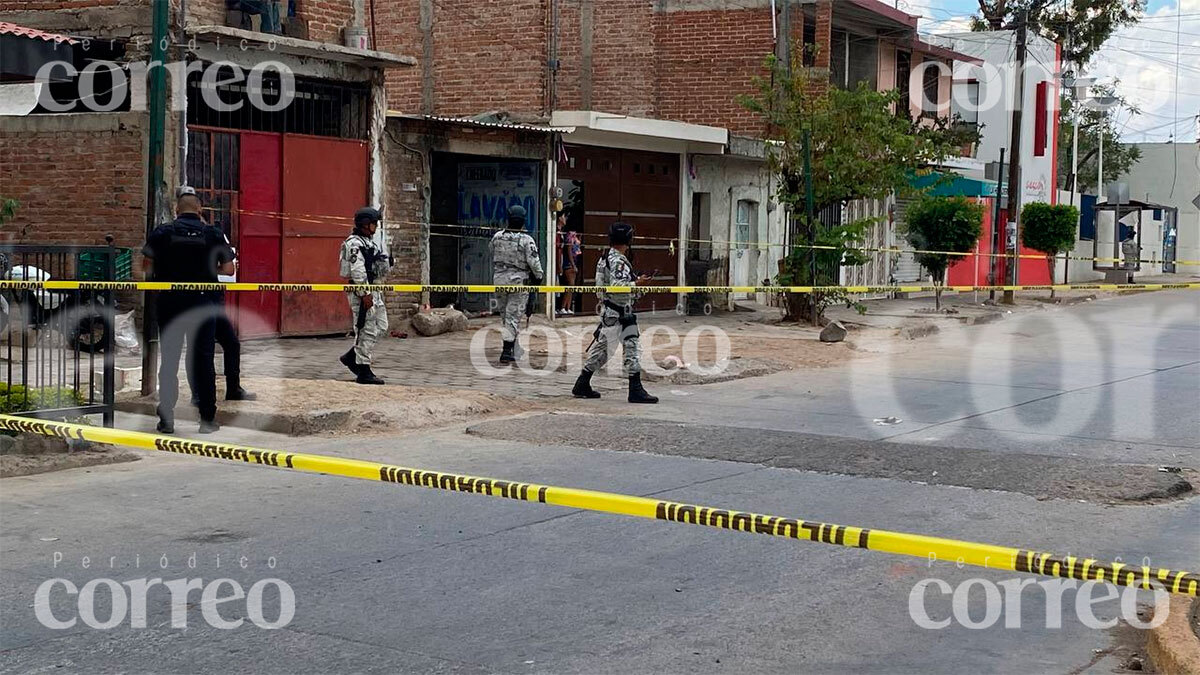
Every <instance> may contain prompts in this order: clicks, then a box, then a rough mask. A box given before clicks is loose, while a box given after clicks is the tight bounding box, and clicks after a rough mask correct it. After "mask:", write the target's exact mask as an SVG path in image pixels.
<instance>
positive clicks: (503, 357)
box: [500, 340, 517, 363]
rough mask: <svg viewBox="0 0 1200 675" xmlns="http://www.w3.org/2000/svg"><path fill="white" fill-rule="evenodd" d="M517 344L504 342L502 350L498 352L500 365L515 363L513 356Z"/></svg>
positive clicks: (515, 358)
mask: <svg viewBox="0 0 1200 675" xmlns="http://www.w3.org/2000/svg"><path fill="white" fill-rule="evenodd" d="M516 346H517V343H516V342H515V341H511V342H510V341H508V340H505V341H504V349H503V350H502V351H501V352H500V363H516V362H517V357H516V355H515V353H514V352H515V350H516Z"/></svg>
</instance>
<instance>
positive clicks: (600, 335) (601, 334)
mask: <svg viewBox="0 0 1200 675" xmlns="http://www.w3.org/2000/svg"><path fill="white" fill-rule="evenodd" d="M633 319H634V320H633V321H632V322H630V323H628V325H625V326H622V325H621V316H620V314H618V313H617V312H616V311H614V310H612V309H609V308H607V307H606V308H604V312H603V313H602V314H601V315H600V325H599V326H597V327H596V333H595V336H596V341H595V342H593V343H592V346H591V348H590V349H588V353H587V359H586V360H585V361H584V363H583V368H584V370H587V371H589V372H593V373H594V372H596V371H598V370H600V369H601V368H603V367H604V365H605V364H606V363H608V360H609V358H611V357H612V355H613V352H615V351H616V350H617V343H620V344H621V347H622V349H623V350H624V353H623V354H622V356H623V362H622V364H621V365H622V368H621V371H622V374H623V375H624V376H625V377H630V376H631V375H637V374H638V373H640V372H642V361H641V355H642V346H641V331H640V330H639V329H638V325H637V317H636V316H635V317H633Z"/></svg>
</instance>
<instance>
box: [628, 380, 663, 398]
mask: <svg viewBox="0 0 1200 675" xmlns="http://www.w3.org/2000/svg"><path fill="white" fill-rule="evenodd" d="M629 402H630V403H658V397H657V396H651V395H650V394H648V393H646V388H645V387H643V386H642V374H641V373H636V374H634V375H630V376H629Z"/></svg>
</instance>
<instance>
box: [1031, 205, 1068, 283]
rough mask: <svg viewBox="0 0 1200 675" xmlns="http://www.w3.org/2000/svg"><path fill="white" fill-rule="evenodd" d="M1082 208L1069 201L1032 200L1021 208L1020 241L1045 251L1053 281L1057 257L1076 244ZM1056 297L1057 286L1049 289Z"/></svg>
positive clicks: (1037, 249)
mask: <svg viewBox="0 0 1200 675" xmlns="http://www.w3.org/2000/svg"><path fill="white" fill-rule="evenodd" d="M1078 228H1079V209H1077V208H1075V207H1074V206H1072V205H1070V204H1043V203H1041V202H1030V203H1029V204H1026V205H1025V207H1024V208H1022V209H1021V242H1022V243H1023V244H1025V246H1026V247H1028V248H1031V249H1033V250H1035V251H1041V252H1042V253H1045V254H1046V266H1047V267H1048V268H1049V269H1050V283H1051V284H1053V283H1054V258H1055V257H1056V256H1057V255H1058V254H1060V253H1065V252H1067V251H1070V250H1071V249H1073V248H1075V234H1076V231H1077V230H1078ZM1050 297H1051V298H1053V297H1054V289H1053V288H1051V289H1050Z"/></svg>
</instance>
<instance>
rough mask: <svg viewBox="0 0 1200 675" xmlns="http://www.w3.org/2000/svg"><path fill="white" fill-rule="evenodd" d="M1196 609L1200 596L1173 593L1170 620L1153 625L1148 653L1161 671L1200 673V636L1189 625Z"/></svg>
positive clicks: (1182, 674)
mask: <svg viewBox="0 0 1200 675" xmlns="http://www.w3.org/2000/svg"><path fill="white" fill-rule="evenodd" d="M1194 611H1195V612H1200V600H1195V599H1191V598H1184V597H1176V596H1173V597H1171V599H1170V604H1169V605H1168V610H1167V620H1166V621H1164V622H1162V624H1161V625H1159V626H1155V627H1154V628H1151V629H1150V635H1149V637H1148V638H1147V640H1146V653H1147V655H1148V656H1149V657H1150V662H1151V663H1153V664H1154V667H1155V668H1156V669H1157V670H1158V671H1159V672H1160V673H1170V674H1171V675H1200V637H1197V635H1196V633H1195V632H1193V631H1192V627H1191V626H1190V625H1188V624H1189V622H1190V621H1191V616H1192V613H1193V612H1194Z"/></svg>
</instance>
